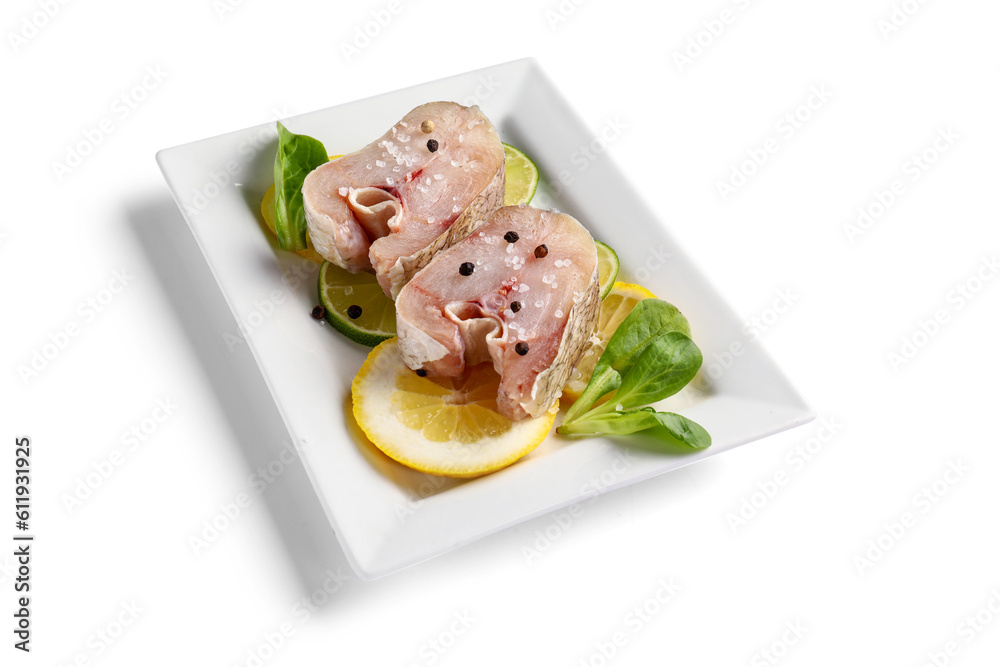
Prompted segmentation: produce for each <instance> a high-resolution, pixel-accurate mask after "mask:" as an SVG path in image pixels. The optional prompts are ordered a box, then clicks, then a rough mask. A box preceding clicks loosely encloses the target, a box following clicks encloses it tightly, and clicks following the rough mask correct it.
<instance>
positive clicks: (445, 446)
mask: <svg viewBox="0 0 1000 667" xmlns="http://www.w3.org/2000/svg"><path fill="white" fill-rule="evenodd" d="M499 385H500V376H499V375H497V373H496V372H495V371H494V370H493V367H492V365H490V364H480V365H478V366H475V367H473V368H471V369H468V370H466V372H465V374H463V375H462V376H461V377H458V378H442V377H433V376H426V377H421V376H419V375H417V373H416V372H415V371H412V370H410V369H409V368H407V367H406V364H404V363H403V360H402V358H401V357H400V356H399V344H398V340H397V339H396V338H391V339H389V340H387V341H385V342H384V343H382V344H381V345H379V346H378V347H376V348H375V349H374V350H372V351H371V352H370V353H369V355H368V358H367V359H366V360H365V363H364V364H363V365H362V366H361V370H359V371H358V374H357V375H356V376H355V378H354V382H353V384H352V385H351V396H352V398H353V399H354V418H355V419H356V420H357V422H358V426H360V427H361V430H362V431H364V433H365V435H367V436H368V439H369V440H371V441H372V443H373V444H374V445H375V446H376V447H378V448H379V449H381V450H382V451H383V452H385V454H386V455H388V456H389V457H390V458H393V459H395V460H396V461H399V462H400V463H402V464H403V465H406V466H409V467H410V468H414V469H416V470H421V471H423V472H427V473H431V474H433V475H443V476H446V477H478V476H479V475H485V474H486V473H490V472H493V471H495V470H499V469H500V468H504V467H506V466H509V465H510V464H511V463H514V462H515V461H517V460H518V459H520V458H521V457H523V456H524V455H526V454H528V453H529V452H531V451H532V450H533V449H535V448H536V447H537V446H538V445H539V444H540V443H541V442H542V440H544V439H545V436H546V435H548V433H549V431H550V430H551V429H552V422H553V421H554V420H555V413H554V412H549V413H546V414H545V415H543V416H542V417H538V418H536V419H525V420H522V421H516V422H512V421H510V420H509V419H507V418H506V417H504V416H503V415H501V414H500V413H499V411H498V409H497V400H496V399H497V388H498V387H499Z"/></svg>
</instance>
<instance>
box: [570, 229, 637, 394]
mask: <svg viewBox="0 0 1000 667" xmlns="http://www.w3.org/2000/svg"><path fill="white" fill-rule="evenodd" d="M598 248H600V245H598ZM609 250H610V248H609ZM655 298H656V295H655V294H653V293H652V292H650V291H649V290H648V289H646V288H645V287H640V286H639V285H632V284H630V283H614V284H613V285H612V286H611V290H610V292H609V293H608V296H607V298H605V299H604V301H602V302H601V314H600V317H599V319H598V321H597V329H596V331H594V336H595V338H596V340H595V339H593V338H592V339H591V344H590V345H589V346H588V347H587V348H585V349H584V351H583V354H581V355H580V359H579V360H578V361H577V362H576V366H574V367H573V370H572V371H570V375H569V382H568V383H567V384H566V387H565V388H563V394H562V395H563V398H565V399H567V400H569V401H575V400H576V399H578V398H580V394H582V393H583V390H584V389H586V388H587V383H588V382H590V376H591V374H592V373H593V372H594V366H596V365H597V360H598V359H600V358H601V355H602V354H603V353H604V348H605V347H606V346H607V344H608V341H609V340H611V336H612V335H614V333H615V329H617V328H618V325H619V324H621V323H622V320H624V319H625V318H626V317H628V314H629V313H631V312H632V309H633V308H635V304H637V303H639V302H640V301H642V300H643V299H655Z"/></svg>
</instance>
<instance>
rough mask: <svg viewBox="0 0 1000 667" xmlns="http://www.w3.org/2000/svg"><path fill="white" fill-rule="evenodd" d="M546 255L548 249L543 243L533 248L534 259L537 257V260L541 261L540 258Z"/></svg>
mask: <svg viewBox="0 0 1000 667" xmlns="http://www.w3.org/2000/svg"><path fill="white" fill-rule="evenodd" d="M548 254H549V247H548V246H547V245H545V244H544V243H543V244H542V245H540V246H538V247H537V248H535V257H537V258H538V259H541V258H542V257H545V256H546V255H548Z"/></svg>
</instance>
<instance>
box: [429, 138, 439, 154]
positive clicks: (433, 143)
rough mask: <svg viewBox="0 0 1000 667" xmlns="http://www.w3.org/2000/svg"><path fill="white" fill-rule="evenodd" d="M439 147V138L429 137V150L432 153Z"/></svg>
mask: <svg viewBox="0 0 1000 667" xmlns="http://www.w3.org/2000/svg"><path fill="white" fill-rule="evenodd" d="M437 149H438V142H437V139H428V140H427V150H429V151H430V152H431V153H433V152H434V151H436V150H437Z"/></svg>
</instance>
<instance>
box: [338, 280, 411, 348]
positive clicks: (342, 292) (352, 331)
mask: <svg viewBox="0 0 1000 667" xmlns="http://www.w3.org/2000/svg"><path fill="white" fill-rule="evenodd" d="M319 302H320V303H321V304H323V308H324V309H326V313H325V314H324V317H325V318H326V321H327V322H329V323H330V324H331V325H333V328H334V329H336V330H337V331H339V332H340V333H342V334H344V335H345V336H347V337H348V338H350V339H351V340H353V341H354V342H355V343H361V344H362V345H367V346H368V347H374V346H376V345H378V344H379V343H381V342H382V341H384V340H387V339H389V338H392V337H393V336H395V335H396V305H395V304H394V303H393V302H392V299H390V298H389V297H387V296H386V295H385V292H383V291H382V287H381V286H380V285H379V284H378V280H376V279H375V274H374V273H369V272H368V271H362V272H360V273H351V272H350V271H348V270H347V269H342V268H340V267H339V266H337V265H336V264H331V263H330V262H323V266H321V267H320V269H319Z"/></svg>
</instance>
